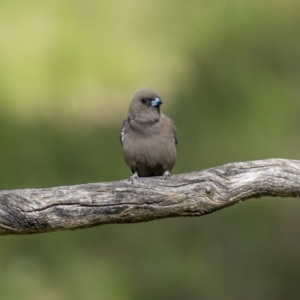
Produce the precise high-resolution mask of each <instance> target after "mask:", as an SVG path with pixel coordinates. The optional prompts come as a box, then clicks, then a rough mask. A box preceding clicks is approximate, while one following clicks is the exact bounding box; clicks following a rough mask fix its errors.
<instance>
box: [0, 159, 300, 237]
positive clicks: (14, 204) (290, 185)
mask: <svg viewBox="0 0 300 300" xmlns="http://www.w3.org/2000/svg"><path fill="white" fill-rule="evenodd" d="M261 196H280V197H299V196H300V161H296V160H287V159H266V160H260V161H249V162H240V163H229V164H226V165H223V166H220V167H216V168H211V169H207V170H203V171H198V172H191V173H185V174H179V175H173V176H172V177H171V178H169V179H167V180H163V179H161V178H158V177H155V178H140V179H139V180H138V181H135V182H134V183H133V184H130V183H129V182H128V181H127V180H122V181H115V182H103V183H89V184H82V185H74V186H62V187H53V188H44V189H22V190H9V191H1V192H0V235H7V234H31V233H42V232H50V231H57V230H73V229H80V228H86V227H92V226H96V225H101V224H110V223H135V222H144V221H149V220H154V219H160V218H169V217H179V216H201V215H205V214H208V213H212V212H214V211H217V210H219V209H222V208H225V207H227V206H230V205H233V204H235V203H238V202H241V201H243V200H246V199H250V198H254V197H261Z"/></svg>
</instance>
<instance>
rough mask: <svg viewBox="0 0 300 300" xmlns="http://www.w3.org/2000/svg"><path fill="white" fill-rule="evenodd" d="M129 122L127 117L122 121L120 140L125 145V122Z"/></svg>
mask: <svg viewBox="0 0 300 300" xmlns="http://www.w3.org/2000/svg"><path fill="white" fill-rule="evenodd" d="M126 122H127V119H125V120H124V121H123V123H122V128H121V131H120V136H119V140H120V142H121V144H122V146H123V141H124V135H125V124H126Z"/></svg>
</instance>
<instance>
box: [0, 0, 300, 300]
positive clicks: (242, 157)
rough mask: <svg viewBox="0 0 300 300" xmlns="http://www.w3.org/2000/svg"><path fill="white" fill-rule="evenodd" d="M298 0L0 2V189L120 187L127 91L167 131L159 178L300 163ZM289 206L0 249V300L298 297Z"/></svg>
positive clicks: (299, 258)
mask: <svg viewBox="0 0 300 300" xmlns="http://www.w3.org/2000/svg"><path fill="white" fill-rule="evenodd" d="M299 82H300V2H299V1H295V0H285V1H278V0H277V1H276V0H275V1H274V0H265V1H261V0H252V1H246V0H240V1H230V0H218V1H215V0H213V1H207V0H200V1H196V0H187V1H171V0H165V1H161V0H151V1H149V0H144V1H138V0H128V1H118V0H111V1H93V0H86V1H78V0H72V1H71V0H51V1H50V0H44V1H37V0H27V1H23V2H20V1H9V0H2V1H1V3H0V170H1V172H0V189H1V190H3V189H17V188H38V187H51V186H60V185H72V184H80V183H88V182H100V181H110V180H120V179H124V178H128V176H129V171H128V169H127V167H126V166H125V163H124V162H123V158H122V154H121V146H120V144H119V141H118V136H119V130H120V126H121V123H122V120H123V118H124V117H125V116H126V114H127V109H128V103H129V100H130V97H131V95H132V94H133V93H134V92H135V91H136V90H137V89H140V88H143V87H149V88H153V89H155V90H157V91H158V92H159V94H160V95H161V97H162V99H163V101H164V104H163V107H162V109H163V110H164V112H165V113H166V114H167V115H169V116H170V117H171V118H172V119H173V120H174V121H175V123H176V125H177V128H178V140H179V145H178V162H177V164H176V167H175V168H174V171H173V173H181V172H188V171H194V170H201V169H205V168H209V167H213V166H217V165H221V164H224V163H228V162H234V161H246V160H254V159H264V158H274V157H280V158H291V159H300V152H299V149H300V120H299V113H300V101H299V96H300V84H299ZM299 215H300V202H299V200H298V199H292V198H285V199H283V198H282V199H279V198H262V199H252V200H248V201H246V202H244V203H242V204H239V205H236V206H233V207H229V208H226V209H224V210H222V211H219V212H216V213H213V214H211V215H208V216H205V217H200V218H175V219H165V220H159V221H152V222H148V223H140V224H132V225H105V226H99V227H95V228H92V229H85V230H79V231H74V232H57V233H47V234H38V235H32V236H7V237H1V238H0V270H1V272H0V299H9V300H10V299H20V300H24V299H25V300H26V299H30V300H35V299H36V300H39V299H44V300H53V299H55V300H62V299H63V300H64V299H72V300H74V299H116V300H118V299H125V300H127V299H130V300H131V299H298V298H299V295H300V285H299V277H300V219H299Z"/></svg>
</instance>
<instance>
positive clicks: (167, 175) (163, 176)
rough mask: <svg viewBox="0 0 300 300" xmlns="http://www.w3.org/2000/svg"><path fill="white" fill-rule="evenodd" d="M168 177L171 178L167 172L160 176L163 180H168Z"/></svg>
mask: <svg viewBox="0 0 300 300" xmlns="http://www.w3.org/2000/svg"><path fill="white" fill-rule="evenodd" d="M169 177H171V174H170V172H169V171H165V172H164V174H163V175H162V178H163V179H168V178H169Z"/></svg>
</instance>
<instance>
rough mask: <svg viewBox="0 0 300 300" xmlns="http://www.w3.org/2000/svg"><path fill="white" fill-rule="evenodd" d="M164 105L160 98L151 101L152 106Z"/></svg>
mask: <svg viewBox="0 0 300 300" xmlns="http://www.w3.org/2000/svg"><path fill="white" fill-rule="evenodd" d="M161 104H162V101H161V100H160V98H159V97H155V98H154V99H153V100H152V101H151V106H160V105H161Z"/></svg>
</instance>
